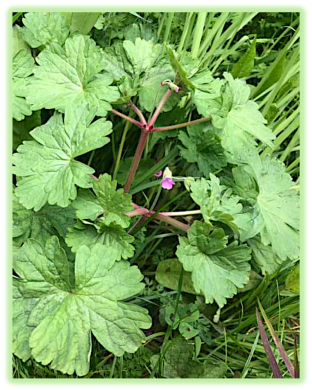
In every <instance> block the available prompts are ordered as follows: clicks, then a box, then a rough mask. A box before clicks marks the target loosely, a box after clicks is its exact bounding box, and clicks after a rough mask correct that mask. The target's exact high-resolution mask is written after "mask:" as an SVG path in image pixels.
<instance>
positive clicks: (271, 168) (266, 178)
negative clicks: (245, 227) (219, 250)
mask: <svg viewBox="0 0 312 390" xmlns="http://www.w3.org/2000/svg"><path fill="white" fill-rule="evenodd" d="M245 171H246V173H247V174H248V175H249V176H250V177H252V178H253V179H254V180H256V182H257V185H258V189H259V190H258V197H257V199H256V203H255V205H254V206H253V213H252V215H253V217H252V218H249V229H250V230H249V231H250V234H249V236H248V235H247V234H246V235H245V239H248V238H252V237H254V236H255V235H256V234H258V233H260V235H261V241H262V243H263V244H264V245H269V244H271V245H272V249H273V251H274V253H275V254H276V255H277V256H278V257H279V258H280V259H281V260H285V259H286V258H289V259H295V258H298V257H299V249H300V246H299V231H298V230H299V227H300V212H299V208H300V202H299V201H300V198H299V194H298V192H297V191H296V190H295V189H293V188H292V187H293V186H294V182H293V181H292V178H291V176H290V175H289V174H288V173H286V172H285V165H284V164H283V163H281V162H280V161H279V160H277V159H271V158H269V157H266V158H265V159H264V160H263V161H261V160H260V159H259V160H258V161H256V160H254V164H253V166H252V168H251V167H245Z"/></svg>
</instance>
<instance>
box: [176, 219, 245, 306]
mask: <svg viewBox="0 0 312 390" xmlns="http://www.w3.org/2000/svg"><path fill="white" fill-rule="evenodd" d="M209 230H210V228H209V227H205V224H203V223H202V222H199V221H195V222H194V223H193V225H192V227H191V228H190V229H189V231H188V238H185V237H180V238H179V243H180V244H179V245H178V247H177V252H176V254H177V256H178V259H179V260H180V262H181V263H182V265H183V268H184V269H185V271H187V272H191V273H192V282H193V285H194V288H195V291H196V292H197V293H198V294H203V295H204V296H205V302H206V303H212V302H213V301H214V300H215V301H216V303H217V304H218V305H219V306H220V307H222V306H224V305H225V304H226V298H232V297H233V296H234V295H235V294H236V293H237V288H242V287H243V286H244V284H246V283H247V282H248V280H249V270H250V264H249V260H250V249H249V248H248V247H247V245H240V246H238V243H237V241H234V242H232V243H231V244H230V245H227V237H225V235H224V231H223V230H222V229H216V230H212V231H211V230H210V231H209Z"/></svg>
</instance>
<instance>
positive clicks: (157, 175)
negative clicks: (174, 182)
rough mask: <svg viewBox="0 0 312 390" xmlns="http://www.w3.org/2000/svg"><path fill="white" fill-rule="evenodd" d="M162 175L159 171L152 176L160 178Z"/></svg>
mask: <svg viewBox="0 0 312 390" xmlns="http://www.w3.org/2000/svg"><path fill="white" fill-rule="evenodd" d="M162 174H163V172H162V171H159V172H158V173H155V175H154V176H156V177H160V176H162Z"/></svg>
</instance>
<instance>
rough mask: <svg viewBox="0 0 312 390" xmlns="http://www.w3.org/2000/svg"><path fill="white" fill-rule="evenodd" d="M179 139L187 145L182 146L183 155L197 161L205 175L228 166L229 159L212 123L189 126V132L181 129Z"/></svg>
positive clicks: (189, 160) (193, 161) (191, 161)
mask: <svg viewBox="0 0 312 390" xmlns="http://www.w3.org/2000/svg"><path fill="white" fill-rule="evenodd" d="M179 139H180V141H181V142H182V144H183V145H184V146H185V147H184V148H183V147H181V146H180V150H181V156H182V157H184V158H185V159H186V161H188V162H190V163H197V165H198V168H199V170H200V172H201V173H202V174H204V175H205V176H208V175H209V173H212V172H215V171H217V170H218V169H220V168H222V167H224V166H226V164H227V160H226V157H225V155H224V150H223V148H222V146H221V143H220V139H219V137H217V136H216V134H215V133H214V131H213V128H212V126H211V125H209V124H208V125H207V124H197V125H193V126H189V127H188V128H187V133H186V132H185V131H180V133H179Z"/></svg>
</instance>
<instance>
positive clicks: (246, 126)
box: [194, 73, 275, 163]
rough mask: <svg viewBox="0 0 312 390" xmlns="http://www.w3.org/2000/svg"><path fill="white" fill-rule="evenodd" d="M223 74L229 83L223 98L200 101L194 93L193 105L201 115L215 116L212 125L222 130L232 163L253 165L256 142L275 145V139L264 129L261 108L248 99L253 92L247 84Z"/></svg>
mask: <svg viewBox="0 0 312 390" xmlns="http://www.w3.org/2000/svg"><path fill="white" fill-rule="evenodd" d="M223 75H224V78H225V80H226V83H225V84H224V86H223V87H222V90H221V96H220V97H213V96H212V97H209V98H208V99H206V100H203V99H199V101H198V99H197V96H196V93H195V98H194V102H195V104H196V106H197V110H198V112H199V113H200V114H202V115H204V116H209V115H210V116H212V123H213V125H214V126H215V127H216V128H217V129H220V138H221V144H222V146H223V148H224V149H225V150H226V151H227V152H228V153H229V158H230V159H231V162H233V163H250V161H251V160H252V159H253V158H254V156H255V154H256V155H257V151H256V148H255V147H256V145H257V143H256V139H258V140H260V141H261V142H263V143H264V144H266V145H268V146H273V143H272V140H273V139H274V138H275V136H274V134H273V132H272V130H271V129H269V128H268V127H266V126H265V123H266V120H265V119H264V118H263V116H262V114H261V112H260V111H259V109H258V105H257V104H256V103H255V102H252V101H250V100H248V98H249V95H250V89H249V87H248V85H247V84H246V82H245V81H243V80H240V79H236V80H234V79H233V77H232V75H230V74H229V73H224V74H223ZM200 95H202V94H200ZM205 95H207V94H205ZM205 95H204V96H205Z"/></svg>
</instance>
